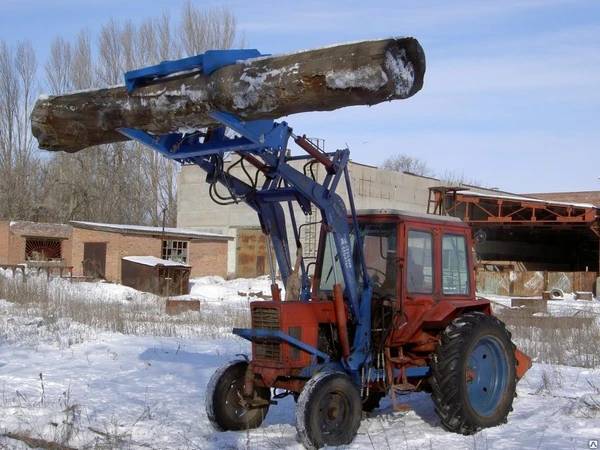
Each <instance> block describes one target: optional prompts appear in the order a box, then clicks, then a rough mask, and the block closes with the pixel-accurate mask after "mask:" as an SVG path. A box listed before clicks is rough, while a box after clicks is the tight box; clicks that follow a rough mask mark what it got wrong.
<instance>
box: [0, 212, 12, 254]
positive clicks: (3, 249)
mask: <svg viewBox="0 0 600 450" xmlns="http://www.w3.org/2000/svg"><path fill="white" fill-rule="evenodd" d="M9 230H10V222H9V221H8V220H2V221H0V263H1V264H12V263H11V262H9V254H10V253H11V252H10V251H9V247H10V231H9Z"/></svg>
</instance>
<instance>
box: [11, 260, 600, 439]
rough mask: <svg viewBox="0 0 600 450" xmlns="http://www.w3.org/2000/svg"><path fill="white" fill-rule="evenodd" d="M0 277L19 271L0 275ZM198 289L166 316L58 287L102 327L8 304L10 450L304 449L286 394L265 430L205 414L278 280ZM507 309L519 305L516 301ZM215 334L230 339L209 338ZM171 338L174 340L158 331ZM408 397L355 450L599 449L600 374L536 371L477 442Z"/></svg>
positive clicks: (90, 290)
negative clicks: (227, 425)
mask: <svg viewBox="0 0 600 450" xmlns="http://www.w3.org/2000/svg"><path fill="white" fill-rule="evenodd" d="M0 277H8V278H10V277H11V273H10V271H4V270H1V269H0ZM190 281H191V292H190V295H189V296H187V298H195V299H197V300H200V302H201V307H200V312H198V313H190V314H191V316H175V317H169V316H166V315H165V314H164V312H163V311H164V309H161V306H162V308H164V299H158V300H157V299H153V298H151V296H150V294H146V293H142V292H139V291H135V290H133V289H131V288H127V287H125V286H122V285H118V284H112V283H84V282H81V283H69V282H68V281H67V280H60V279H56V278H53V279H51V281H50V282H49V283H48V285H47V292H49V293H50V295H51V296H54V298H56V299H57V300H49V302H50V303H51V304H54V302H57V303H58V304H59V305H60V306H57V308H59V309H64V310H66V311H70V312H78V313H77V314H81V317H83V316H85V315H86V314H85V313H82V312H81V309H82V305H85V306H86V307H87V308H86V309H87V310H88V311H90V312H91V314H90V316H91V317H96V319H95V320H93V323H94V324H95V325H96V327H92V326H90V325H86V324H85V323H84V322H85V321H80V322H76V321H75V320H72V319H70V318H69V315H68V314H62V313H57V317H55V316H54V315H53V314H52V315H50V316H49V317H48V316H46V315H45V314H44V313H43V312H40V311H39V310H38V309H36V308H35V307H34V305H28V306H27V307H25V306H24V305H20V306H19V305H17V304H14V303H10V302H8V301H6V300H2V299H0V344H1V345H0V447H1V448H10V449H15V450H16V449H26V448H29V447H27V446H26V445H25V444H23V443H22V442H20V441H18V440H16V439H11V438H9V437H7V435H12V436H14V435H20V436H28V435H29V436H32V437H34V438H37V439H43V440H45V441H49V442H55V443H59V444H62V445H63V446H64V447H63V448H66V447H67V446H69V448H115V449H129V450H145V449H148V448H153V449H154V448H162V449H182V450H183V449H203V450H219V449H261V450H262V449H265V450H279V449H287V450H304V447H303V446H302V445H301V444H300V442H299V438H298V435H297V433H296V427H295V409H296V404H295V403H294V400H293V398H292V397H291V396H288V397H286V398H283V399H278V400H277V402H278V404H277V405H272V406H271V407H270V410H269V412H268V414H267V416H266V418H265V421H264V422H263V423H262V425H261V426H260V427H259V428H256V429H252V430H248V431H247V432H246V431H241V432H218V431H215V430H214V429H213V428H212V427H211V425H210V423H209V421H208V418H207V415H206V412H205V407H204V404H205V403H204V402H205V396H206V391H207V384H208V382H209V379H210V377H211V376H212V375H213V373H214V372H215V371H216V370H217V368H218V367H219V366H221V365H223V364H225V363H226V362H227V361H230V360H234V359H239V358H240V356H239V354H241V353H246V354H248V353H250V351H251V347H250V345H249V343H248V342H247V341H243V340H241V338H237V337H233V336H232V335H231V334H229V329H230V325H228V324H227V320H229V319H230V318H231V317H232V316H235V315H236V314H238V315H239V314H247V313H248V301H249V300H250V299H256V297H251V296H248V295H247V294H248V293H256V292H260V291H262V292H263V293H266V294H268V293H269V292H270V288H269V285H270V281H269V280H268V278H267V277H261V278H258V279H241V278H240V279H235V280H230V281H225V280H224V279H222V278H220V277H204V278H196V279H193V280H190ZM13 282H15V283H22V281H21V280H20V279H15V280H14V281H13ZM27 285H28V286H30V287H31V288H34V289H39V288H40V287H42V286H45V285H46V276H45V275H41V276H37V277H35V276H31V275H30V276H28V280H27ZM35 292H38V291H37V290H36V291H35ZM44 292H46V291H44ZM182 298H183V297H182ZM497 301H498V302H499V303H503V304H505V305H507V304H510V298H507V297H503V298H501V297H498V298H497ZM548 306H549V308H550V309H551V310H552V311H554V312H555V313H556V314H559V312H560V311H562V313H563V314H564V313H565V311H568V310H569V309H570V310H571V312H570V314H573V311H578V310H580V309H584V308H592V310H593V311H598V306H600V304H599V303H598V302H588V301H583V303H582V302H581V301H577V300H572V299H566V300H562V301H550V302H548ZM50 311H53V312H54V313H56V310H50ZM99 311H102V312H103V313H100V312H99ZM109 311H119V317H120V322H121V321H122V323H123V324H124V325H126V326H124V328H127V329H128V330H129V331H130V334H121V333H115V332H108V331H102V329H101V327H102V324H105V323H107V322H106V319H102V318H106V317H114V316H111V315H110V313H108V312H109ZM48 312H49V311H46V313H48ZM113 314H114V313H113ZM194 314H196V315H197V316H194ZM90 316H88V319H90V318H91V317H90ZM100 317H102V318H100ZM140 317H143V318H144V320H140V319H139V318H140ZM178 317H180V318H181V319H180V320H177V319H178ZM109 320H110V319H109ZM161 324H162V325H163V326H162V328H161V326H160V325H161ZM215 328H220V331H218V332H217V333H216V335H214V336H212V337H209V336H208V335H211V334H212V333H214V330H215ZM161 329H162V330H168V332H167V333H164V332H163V334H160V333H157V332H156V331H157V330H161ZM563 331H564V330H563ZM401 401H402V402H403V403H407V404H408V405H410V408H411V409H410V410H409V411H408V412H406V413H400V412H397V411H395V410H394V408H393V406H392V403H391V400H390V398H389V397H386V398H384V399H382V401H381V404H380V407H379V408H377V409H375V410H374V411H373V415H372V416H371V417H370V418H365V419H363V420H362V422H361V424H360V428H359V430H358V433H357V435H356V437H355V438H354V440H353V442H352V443H351V444H350V445H348V446H347V447H345V448H347V449H348V450H358V449H390V448H394V449H400V448H402V449H406V450H417V449H423V448H429V449H434V450H447V449H456V450H470V449H490V450H521V449H544V450H554V449H556V450H559V449H560V450H562V449H567V448H573V449H586V448H592V447H589V445H590V444H589V442H590V441H592V442H595V441H598V440H600V407H599V405H600V368H594V369H590V368H583V367H574V366H567V365H552V364H542V363H538V362H536V363H534V364H533V366H532V368H531V369H530V370H529V371H528V372H527V373H526V374H525V376H524V377H523V378H522V379H521V380H520V381H519V383H518V384H517V396H516V397H515V399H514V402H513V408H514V409H513V411H512V412H511V413H510V414H509V415H508V418H507V423H506V424H502V425H500V426H498V427H494V428H487V429H484V430H482V431H480V432H479V433H477V434H475V435H472V436H463V435H460V434H456V433H451V432H449V431H446V430H445V429H444V428H443V427H442V426H441V423H440V420H439V418H438V417H437V416H436V413H435V411H434V405H433V402H432V401H431V399H430V396H429V394H427V393H425V392H418V393H412V394H408V395H405V396H403V397H402V400H401ZM19 444H20V445H19ZM49 447H50V446H49V445H45V446H44V448H49Z"/></svg>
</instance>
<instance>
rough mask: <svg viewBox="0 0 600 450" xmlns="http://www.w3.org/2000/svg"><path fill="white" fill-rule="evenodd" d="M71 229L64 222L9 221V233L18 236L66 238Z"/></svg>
mask: <svg viewBox="0 0 600 450" xmlns="http://www.w3.org/2000/svg"><path fill="white" fill-rule="evenodd" d="M72 230H73V229H72V227H71V226H70V225H67V224H64V223H40V222H26V221H15V222H10V231H11V233H14V234H17V235H19V236H30V237H44V238H56V239H68V238H70V237H71V233H72Z"/></svg>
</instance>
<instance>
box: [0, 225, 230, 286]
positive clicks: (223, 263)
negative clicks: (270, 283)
mask: <svg viewBox="0 0 600 450" xmlns="http://www.w3.org/2000/svg"><path fill="white" fill-rule="evenodd" d="M232 239H233V238H232V237H230V236H227V235H223V234H217V233H206V232H199V231H193V230H185V229H181V228H164V229H163V228H160V227H144V226H135V225H114V224H104V223H92V222H75V221H74V222H70V223H69V224H46V223H35V222H9V221H2V222H0V265H15V264H21V263H28V264H30V265H36V264H38V265H40V264H42V263H43V265H44V266H48V265H50V266H51V267H54V266H55V267H57V268H60V267H69V268H70V269H71V270H72V273H73V276H98V277H103V278H106V279H107V280H109V281H114V282H120V281H121V259H122V258H123V257H126V256H155V257H157V258H162V259H169V260H173V261H179V262H184V263H186V264H188V265H190V266H191V267H192V269H191V273H190V276H191V277H192V278H193V277H200V276H206V275H220V276H226V275H227V245H228V242H229V241H230V240H232Z"/></svg>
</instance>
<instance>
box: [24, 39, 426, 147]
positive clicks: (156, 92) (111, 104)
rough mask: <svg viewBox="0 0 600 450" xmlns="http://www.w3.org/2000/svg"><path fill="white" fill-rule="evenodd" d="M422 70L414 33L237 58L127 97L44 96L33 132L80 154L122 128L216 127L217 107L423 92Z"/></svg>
mask: <svg viewBox="0 0 600 450" xmlns="http://www.w3.org/2000/svg"><path fill="white" fill-rule="evenodd" d="M424 74H425V56H424V53H423V50H422V48H421V46H420V45H419V43H418V41H417V40H416V39H414V38H393V39H382V40H374V41H362V42H354V43H349V44H342V45H337V46H331V47H324V48H318V49H313V50H308V51H302V52H298V53H290V54H284V55H277V56H269V57H260V58H253V59H249V60H245V61H239V62H237V63H236V64H232V65H228V66H224V67H222V68H220V69H218V70H216V71H214V72H213V73H211V74H208V75H206V74H204V73H202V72H200V71H196V72H187V73H182V74H181V73H180V74H176V75H173V76H170V77H168V78H162V79H158V80H155V81H154V82H152V83H151V84H149V85H147V86H143V87H140V88H138V89H136V90H135V91H133V92H132V93H129V94H128V93H127V91H126V90H125V87H124V86H115V87H109V88H104V89H96V90H87V91H80V92H74V93H70V94H65V95H57V96H42V97H40V99H39V100H38V101H37V103H36V105H35V107H34V109H33V112H32V115H31V122H32V131H33V135H34V136H35V137H36V138H37V139H38V142H39V147H40V148H42V149H46V150H62V151H66V152H77V151H79V150H81V149H84V148H86V147H90V146H94V145H99V144H107V143H111V142H119V141H124V140H127V138H126V137H125V136H123V135H122V134H121V133H119V132H118V131H117V130H118V129H119V128H122V127H126V128H134V129H140V130H145V131H147V132H150V133H154V134H164V133H169V132H174V131H178V130H181V129H190V128H198V127H208V126H213V125H217V123H216V122H215V120H214V119H212V118H211V116H210V115H209V113H210V112H212V111H223V112H228V113H231V114H234V115H236V116H237V117H239V118H241V119H243V120H257V119H277V118H281V117H283V116H287V115H290V114H295V113H301V112H309V111H332V110H335V109H338V108H342V107H346V106H353V105H374V104H377V103H380V102H384V101H388V100H394V99H405V98H408V97H410V96H412V95H414V94H415V93H416V92H418V91H419V90H420V89H421V87H422V85H423V77H424Z"/></svg>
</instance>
